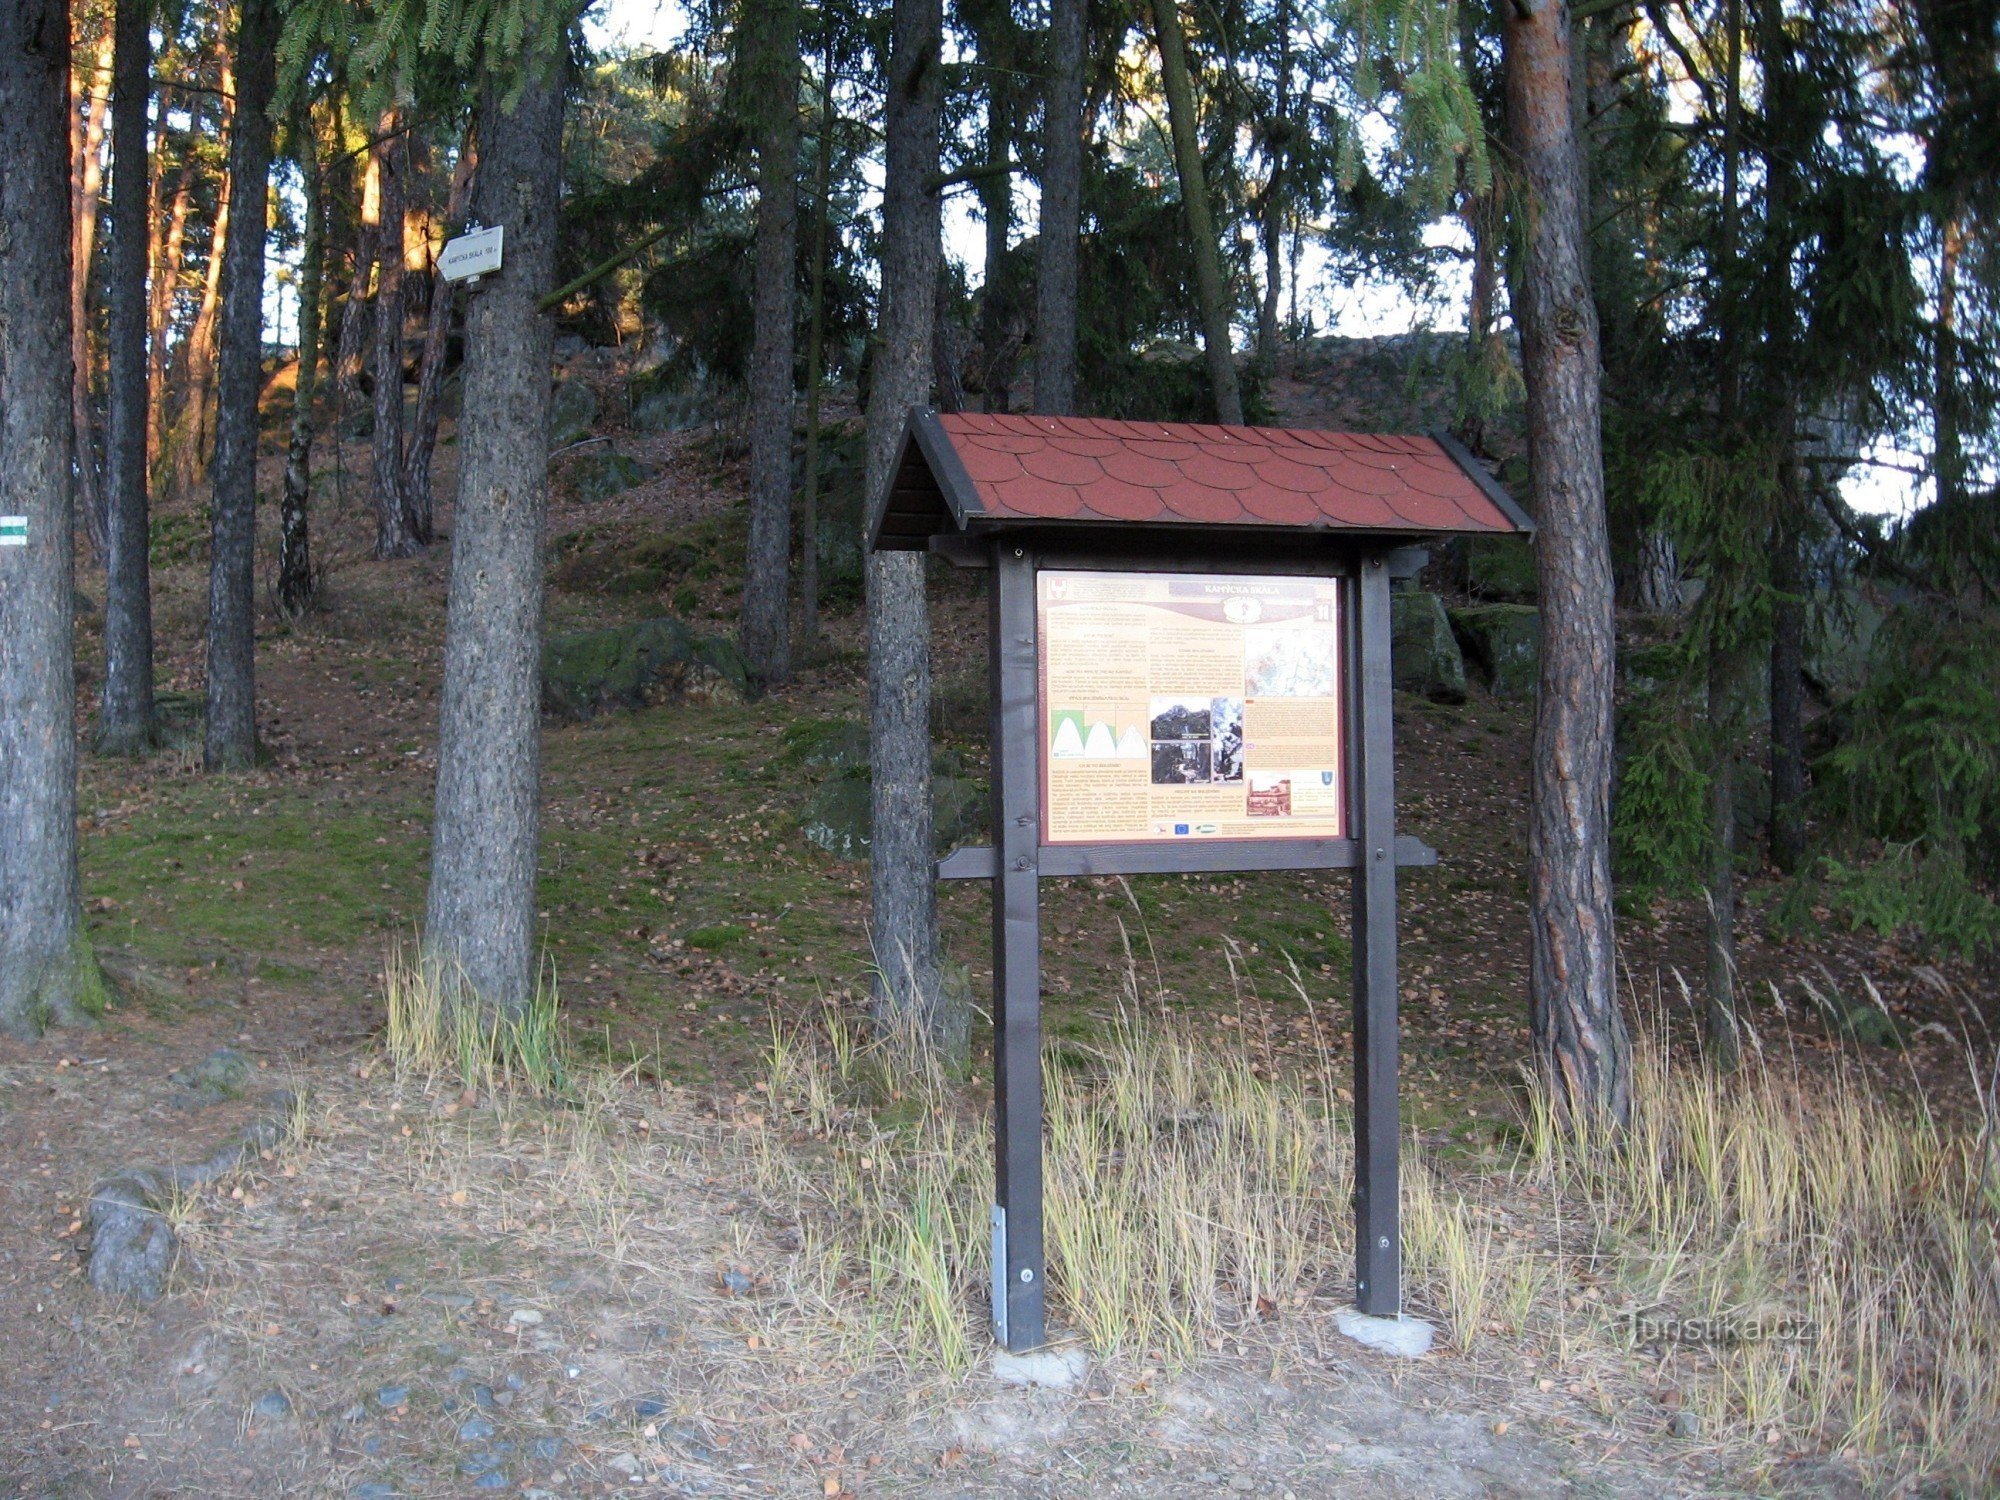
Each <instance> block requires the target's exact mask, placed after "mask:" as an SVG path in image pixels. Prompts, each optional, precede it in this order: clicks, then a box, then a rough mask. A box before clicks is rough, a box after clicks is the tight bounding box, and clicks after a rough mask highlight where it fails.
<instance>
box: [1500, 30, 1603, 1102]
mask: <svg viewBox="0 0 2000 1500" xmlns="http://www.w3.org/2000/svg"><path fill="white" fill-rule="evenodd" d="M1524 9H1525V10H1528V11H1529V12H1530V13H1529V14H1526V15H1523V14H1522V12H1523V10H1524ZM1504 14H1505V44H1506V74H1507V115H1508V127H1509V133H1510V135H1511V136H1512V141H1513V147H1514V151H1515V154H1516V157H1517V159H1518V161H1519V162H1520V170H1521V178H1522V189H1523V195H1524V199H1525V202H1526V205H1527V213H1526V218H1527V244H1526V255H1525V257H1524V261H1523V265H1522V269H1521V282H1520V285H1519V286H1518V287H1517V288H1516V297H1515V309H1516V315H1517V317H1518V319H1519V322H1520V328H1521V349H1522V366H1523V373H1524V375H1525V377H1526V383H1527V391H1528V455H1529V468H1530V472H1531V474H1532V476H1533V484H1534V495H1535V518H1536V521H1537V523H1538V524H1539V526H1540V535H1539V536H1538V537H1537V538H1536V546H1535V565H1536V581H1537V584H1538V587H1539V590H1540V597H1541V603H1542V614H1541V618H1542V640H1541V680H1540V693H1539V698H1538V701H1537V712H1536V715H1535V743H1534V758H1533V762H1532V765H1533V771H1532V774H1531V779H1530V788H1529V792H1530V815H1529V830H1528V865H1529V928H1530V947H1531V952H1530V970H1529V974H1530V996H1529V1006H1530V1023H1531V1029H1532V1032H1533V1036H1534V1043H1535V1053H1536V1061H1537V1064H1538V1066H1539V1067H1540V1069H1541V1071H1542V1075H1543V1078H1544V1080H1545V1081H1546V1082H1547V1084H1548V1086H1549V1088H1550V1090H1551V1092H1552V1093H1553V1094H1554V1095H1555V1096H1556V1097H1557V1099H1558V1100H1560V1101H1561V1103H1562V1105H1563V1107H1565V1108H1566V1109H1567V1110H1568V1111H1569V1112H1570V1114H1571V1116H1572V1118H1574V1119H1577V1120H1578V1121H1579V1122H1586V1121H1589V1120H1591V1119H1598V1120H1604V1121H1611V1122H1616V1123H1617V1124H1618V1125H1620V1126H1622V1125H1623V1124H1624V1123H1625V1121H1626V1120H1627V1119H1628V1117H1629V1115H1630V1111H1631V1062H1630V1052H1631V1048H1630V1041H1629V1038H1628V1037H1627V1035H1626V1030H1625V1022H1624V1017H1623V1016H1622V1015H1621V1014H1620V1012H1619V1009H1618V995H1617V988H1616V970H1615V958H1616V952H1615V948H1614V945H1613V938H1612V925H1611V924H1612V909H1611V841H1610V832H1611V769H1612V759H1611V748H1612V740H1611V717H1612V687H1613V672H1614V666H1613V662H1614V644H1615V643H1614V635H1613V629H1612V603H1613V600H1612V592H1613V583H1612V575H1611V544H1610V538H1609V535H1608V533H1607V529H1606V522H1605V512H1604V467H1603V453H1602V449H1601V446H1600V445H1601V435H1600V432H1599V427H1598V395H1599V393H1598V344H1597V315H1596V309H1595V308H1594V306H1593V305H1592V303H1591V300H1590V292H1589V277H1588V274H1587V272H1586V270H1585V265H1584V251H1583V245H1584V222H1583V181H1582V174H1583V164H1582V158H1581V154H1580V152H1579V149H1578V142H1577V138H1576V128H1575V122H1574V118H1573V115H1572V112H1571V107H1570V42H1569V13H1568V8H1567V7H1566V6H1565V5H1563V4H1560V3H1556V0H1541V3H1539V4H1533V5H1521V4H1517V5H1515V6H1513V7H1511V8H1509V9H1507V10H1506V11H1505V12H1504Z"/></svg>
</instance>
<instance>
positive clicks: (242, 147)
mask: <svg viewBox="0 0 2000 1500" xmlns="http://www.w3.org/2000/svg"><path fill="white" fill-rule="evenodd" d="M278 29H279V16H278V9H277V0H243V5H242V10H241V20H240V21H239V22H238V24H237V33H236V38H237V39H236V125H235V128H234V129H233V130H232V131H230V133H229V180H230V182H231V183H232V184H234V186H233V187H232V189H231V197H232V198H233V199H234V200H235V203H236V218H237V220H238V221H239V222H238V224H237V229H236V233H234V234H233V235H231V236H230V237H229V247H228V259H227V260H226V261H224V263H223V268H222V339H221V342H222V351H221V359H220V365H219V369H218V372H217V382H216V395H215V462H214V464H213V465H212V466H211V475H210V477H211V479H212V480H213V485H214V488H213V497H212V499H211V500H210V503H209V537H210V540H209V555H208V727H207V742H206V744H205V746H204V752H205V753H204V755H203V760H204V762H205V763H206V765H207V768H208V769H209V770H211V771H233V770H242V769H246V768H247V767H249V766H250V765H252V764H253V763H254V762H255V760H256V758H257V671H256V637H257V580H256V562H257V397H258V395H259V394H260V388H261V387H262V385H263V366H264V226H265V214H266V212H267V201H268V196H269V182H270V175H271V116H270V108H271V95H272V92H273V91H274V89H275V88H276V85H277V70H278V63H277V47H278Z"/></svg>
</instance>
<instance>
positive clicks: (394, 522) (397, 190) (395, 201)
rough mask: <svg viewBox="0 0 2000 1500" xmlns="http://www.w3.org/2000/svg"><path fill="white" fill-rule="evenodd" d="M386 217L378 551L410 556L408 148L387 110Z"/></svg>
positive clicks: (381, 266)
mask: <svg viewBox="0 0 2000 1500" xmlns="http://www.w3.org/2000/svg"><path fill="white" fill-rule="evenodd" d="M375 150H376V170H377V174H378V177H379V180H380V183H381V188H380V191H381V199H380V204H381V217H380V219H379V221H378V223H377V226H376V261H377V270H376V277H375V393H374V394H375V435H374V454H375V556H376V558H377V559H378V560H379V559H382V558H390V557H411V556H414V555H415V554H416V552H417V551H418V550H419V543H418V541H417V538H416V536H415V534H414V533H413V532H412V531H411V529H410V508H409V504H408V502H407V501H406V500H405V498H404V496H403V209H404V187H405V182H404V171H405V168H406V166H407V165H408V159H409V153H408V151H407V149H406V147H405V142H404V136H403V134H402V121H401V119H400V118H399V117H398V116H397V115H395V114H394V113H391V114H387V115H384V116H383V117H382V125H381V140H380V142H379V143H378V144H377V146H376V148H375Z"/></svg>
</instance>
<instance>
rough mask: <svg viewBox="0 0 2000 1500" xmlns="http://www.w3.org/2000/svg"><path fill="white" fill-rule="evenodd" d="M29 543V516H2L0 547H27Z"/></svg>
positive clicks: (0, 518)
mask: <svg viewBox="0 0 2000 1500" xmlns="http://www.w3.org/2000/svg"><path fill="white" fill-rule="evenodd" d="M27 545H28V518H27V517H26V516H0V547H25V546H27Z"/></svg>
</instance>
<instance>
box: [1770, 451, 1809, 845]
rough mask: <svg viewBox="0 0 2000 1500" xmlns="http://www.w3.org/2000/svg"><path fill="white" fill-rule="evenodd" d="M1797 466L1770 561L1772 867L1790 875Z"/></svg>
mask: <svg viewBox="0 0 2000 1500" xmlns="http://www.w3.org/2000/svg"><path fill="white" fill-rule="evenodd" d="M1798 482H1799V481H1798V465H1797V464H1794V463H1790V462H1788V463H1787V474H1786V483H1785V499H1784V509H1785V517H1784V519H1783V520H1781V521H1780V522H1779V524H1778V528H1777V536H1776V539H1775V542H1776V545H1775V546H1774V548H1773V550H1772V557H1771V595H1772V598H1771V863H1772V864H1774V865H1776V866H1777V867H1778V869H1779V870H1780V871H1782V872H1783V873H1784V874H1786V875H1793V874H1796V873H1797V872H1798V868H1799V864H1800V862H1801V861H1802V860H1803V859H1804V858H1805V840H1806V823H1805V813H1806V808H1805V801H1806V726H1805V642H1806V600H1805V570H1804V567H1803V566H1802V559H1801V557H1800V545H1801V539H1800V536H1799V531H1798V524H1797V519H1796V518H1797V516H1798V501H1799V498H1800V497H1799V496H1798V493H1797V490H1798Z"/></svg>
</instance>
